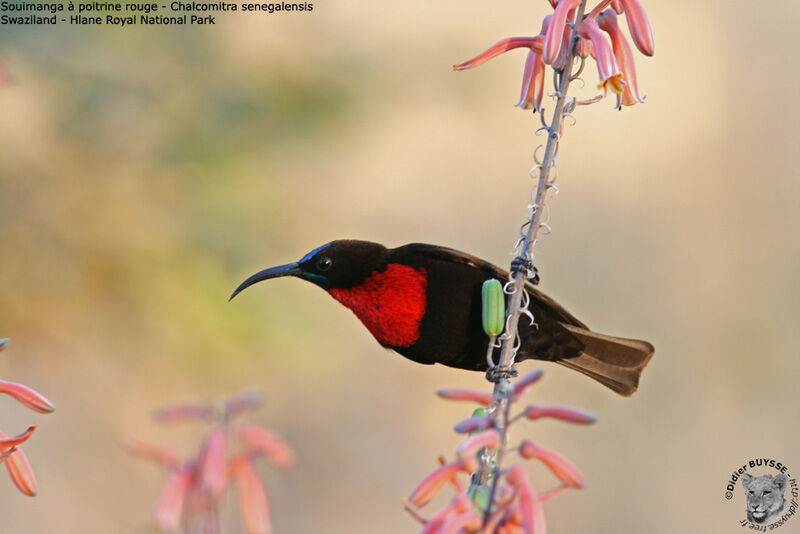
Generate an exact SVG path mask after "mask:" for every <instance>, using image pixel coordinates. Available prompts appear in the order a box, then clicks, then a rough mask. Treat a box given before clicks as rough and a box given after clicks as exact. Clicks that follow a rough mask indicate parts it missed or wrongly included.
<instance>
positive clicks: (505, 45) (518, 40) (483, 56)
mask: <svg viewBox="0 0 800 534" xmlns="http://www.w3.org/2000/svg"><path fill="white" fill-rule="evenodd" d="M542 41H543V38H542V36H541V35H537V36H536V37H509V38H507V39H503V40H502V41H497V42H496V43H495V44H493V45H492V46H490V47H489V48H488V49H487V50H485V51H484V52H481V53H480V54H478V55H477V56H475V57H474V58H472V59H469V60H467V61H465V62H463V63H459V64H458V65H453V70H467V69H471V68H474V67H477V66H479V65H483V64H484V63H486V62H487V61H489V60H490V59H492V58H495V57H497V56H499V55H500V54H502V53H503V52H508V51H509V50H514V49H515V48H530V49H531V50H533V51H535V52H541V51H542Z"/></svg>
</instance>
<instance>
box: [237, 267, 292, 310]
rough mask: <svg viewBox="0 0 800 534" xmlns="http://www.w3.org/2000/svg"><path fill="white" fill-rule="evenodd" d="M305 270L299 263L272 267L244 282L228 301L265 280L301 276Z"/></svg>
mask: <svg viewBox="0 0 800 534" xmlns="http://www.w3.org/2000/svg"><path fill="white" fill-rule="evenodd" d="M302 272H303V270H302V269H301V268H300V265H299V264H298V263H296V262H295V263H287V264H286V265H278V266H277V267H270V268H269V269H264V270H263V271H259V272H257V273H256V274H254V275H253V276H251V277H250V278H248V279H247V280H245V281H244V282H242V283H241V284H240V285H239V287H237V288H236V291H234V292H233V295H231V298H229V299H228V302H230V301H231V300H233V297H235V296H236V295H238V294H239V293H241V292H242V291H244V290H245V289H247V288H248V287H250V286H252V285H253V284H255V283H258V282H261V281H263V280H269V279H270V278H280V277H281V276H299V275H300V274H301V273H302Z"/></svg>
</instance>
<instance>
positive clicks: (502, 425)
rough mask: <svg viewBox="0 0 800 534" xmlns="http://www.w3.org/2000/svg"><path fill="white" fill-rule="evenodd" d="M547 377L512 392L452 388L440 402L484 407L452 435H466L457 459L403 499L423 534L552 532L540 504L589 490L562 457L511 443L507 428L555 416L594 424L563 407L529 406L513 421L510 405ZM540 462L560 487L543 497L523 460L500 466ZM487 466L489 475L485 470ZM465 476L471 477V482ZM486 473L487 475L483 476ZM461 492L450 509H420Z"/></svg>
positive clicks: (527, 443)
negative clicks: (567, 493) (447, 494)
mask: <svg viewBox="0 0 800 534" xmlns="http://www.w3.org/2000/svg"><path fill="white" fill-rule="evenodd" d="M541 376H542V372H541V370H537V371H534V372H533V373H531V374H529V375H527V376H526V377H524V378H521V379H519V380H517V381H516V382H515V383H514V384H513V386H511V389H509V390H508V392H507V394H506V395H502V394H501V395H498V396H495V395H493V394H491V393H486V392H483V391H473V390H467V389H454V388H447V389H441V390H439V391H438V392H437V393H438V394H439V396H440V397H442V398H445V399H449V400H457V401H470V402H475V403H478V404H480V405H481V406H482V407H483V408H482V409H478V410H476V413H475V414H474V415H473V416H472V417H469V418H467V419H464V420H462V421H459V422H458V423H456V425H455V427H454V430H455V432H456V433H458V434H466V437H465V438H464V439H463V440H462V441H461V443H459V444H458V446H457V447H456V449H455V459H454V460H452V461H450V462H447V461H445V460H444V458H441V459H440V464H441V465H440V466H439V467H438V468H437V469H435V470H434V471H433V472H431V473H430V474H429V475H428V476H426V477H425V478H424V479H423V480H422V482H420V483H419V485H418V486H417V487H416V489H414V491H412V492H411V495H409V497H408V499H407V500H406V501H405V504H406V509H407V510H408V511H409V512H410V513H411V514H412V515H413V516H414V517H415V518H417V519H418V520H419V521H420V522H421V523H422V533H424V534H444V533H453V534H470V533H481V534H495V533H497V534H516V533H525V534H546V532H547V528H546V525H545V519H544V512H543V510H542V503H543V502H544V501H546V500H547V499H549V498H550V497H553V496H554V495H556V494H557V493H559V492H561V491H563V490H564V489H567V488H572V489H580V488H582V487H583V476H582V475H581V473H580V472H579V471H578V470H577V468H576V467H575V466H574V465H573V464H572V463H571V462H570V461H569V460H568V459H567V458H565V457H564V456H563V455H561V454H560V453H558V452H556V451H554V450H551V449H546V448H544V447H542V446H540V445H538V444H536V443H534V442H533V441H531V440H529V439H524V440H522V441H521V442H519V443H518V444H517V445H516V446H510V445H509V444H508V443H507V441H508V427H509V426H510V425H511V424H513V423H514V422H516V421H519V420H522V419H527V420H530V421H535V420H539V419H543V418H550V419H556V420H559V421H565V422H568V423H574V424H590V423H593V422H595V420H596V418H595V417H594V415H592V414H590V413H588V412H585V411H583V410H579V409H576V408H570V407H565V406H542V405H538V404H528V405H527V406H526V407H525V408H524V409H523V410H522V411H521V412H520V413H518V414H516V415H514V416H513V417H511V416H509V413H510V408H511V407H512V406H513V404H514V403H515V402H516V401H518V400H519V399H520V398H521V397H522V395H523V394H524V393H525V392H526V391H527V389H528V388H529V387H530V386H531V385H533V384H534V383H536V382H537V381H538V380H539V379H540V378H541ZM509 457H513V458H515V459H518V460H536V461H539V462H541V463H542V464H544V465H545V466H547V468H548V469H549V470H550V471H551V472H552V473H553V474H554V475H555V476H556V478H557V479H558V480H559V482H560V484H559V485H557V486H556V487H554V488H552V489H549V490H547V491H544V492H538V491H537V490H536V489H534V487H533V484H532V483H531V481H530V479H529V477H528V473H527V471H526V470H525V467H524V466H523V465H522V463H519V462H517V463H509V465H508V466H506V467H504V466H503V465H502V463H503V460H505V459H508V458H509ZM487 467H488V469H489V473H488V476H485V475H486V473H483V474H482V470H484V469H487ZM459 475H468V476H469V477H470V484H469V485H466V486H465V484H464V483H463V482H462V481H461V480H460V479H459ZM482 475H484V476H482ZM447 486H452V487H453V488H454V490H455V493H456V495H455V496H454V497H453V498H452V499H451V500H450V502H449V504H447V505H446V506H445V507H444V508H442V509H441V510H439V511H438V512H436V513H434V514H432V515H430V516H428V517H426V516H424V515H423V514H422V512H421V509H422V508H423V507H424V506H425V505H427V504H428V503H429V502H430V501H431V500H432V499H433V498H434V497H436V496H437V495H438V494H439V493H441V491H442V490H443V489H444V488H445V487H447Z"/></svg>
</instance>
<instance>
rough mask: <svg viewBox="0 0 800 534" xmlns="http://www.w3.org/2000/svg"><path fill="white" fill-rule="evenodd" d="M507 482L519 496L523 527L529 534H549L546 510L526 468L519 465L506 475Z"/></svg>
mask: <svg viewBox="0 0 800 534" xmlns="http://www.w3.org/2000/svg"><path fill="white" fill-rule="evenodd" d="M506 480H508V483H509V484H511V485H512V486H513V487H514V489H515V490H517V493H518V495H519V504H520V507H519V509H520V513H521V514H522V525H523V527H524V528H525V532H526V533H527V534H547V525H546V524H545V521H544V510H542V504H541V503H540V502H539V498H538V496H537V495H536V490H534V489H533V486H531V483H530V481H529V480H528V473H526V472H525V468H523V467H522V466H521V465H519V464H517V465H515V466H514V467H512V468H511V469H509V470H508V473H506Z"/></svg>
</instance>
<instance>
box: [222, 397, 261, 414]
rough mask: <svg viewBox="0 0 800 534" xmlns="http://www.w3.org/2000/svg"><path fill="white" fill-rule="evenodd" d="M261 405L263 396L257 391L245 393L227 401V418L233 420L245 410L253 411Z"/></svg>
mask: <svg viewBox="0 0 800 534" xmlns="http://www.w3.org/2000/svg"><path fill="white" fill-rule="evenodd" d="M260 405H261V395H260V394H259V393H258V392H257V391H245V392H244V393H240V394H238V395H233V396H231V397H228V398H227V399H225V410H224V412H225V416H226V417H228V418H231V417H233V416H235V415H238V414H239V413H241V412H243V411H245V410H252V409H254V408H258V407H259V406H260Z"/></svg>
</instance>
